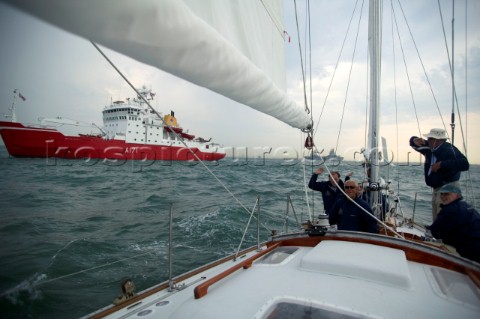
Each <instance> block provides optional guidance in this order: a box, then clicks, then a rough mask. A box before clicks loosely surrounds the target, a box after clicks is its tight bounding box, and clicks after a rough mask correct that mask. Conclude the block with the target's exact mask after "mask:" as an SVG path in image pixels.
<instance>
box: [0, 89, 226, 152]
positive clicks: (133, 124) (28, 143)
mask: <svg viewBox="0 0 480 319" xmlns="http://www.w3.org/2000/svg"><path fill="white" fill-rule="evenodd" d="M138 92H139V93H140V95H142V96H143V98H142V96H137V97H135V98H133V99H127V101H115V102H113V103H112V104H111V105H109V106H105V108H104V110H103V125H104V126H103V128H102V129H100V131H101V134H98V135H95V134H78V133H77V134H74V135H70V134H64V133H62V132H60V131H59V130H58V129H57V128H53V127H51V126H50V127H49V126H48V125H46V124H43V123H46V122H47V121H48V120H43V121H42V124H39V125H23V124H21V123H18V122H16V117H15V100H14V103H13V106H12V122H6V121H0V135H1V136H2V138H3V141H4V143H5V146H6V148H7V151H8V153H9V154H10V155H11V156H15V157H46V158H48V157H55V158H66V159H81V158H90V159H114V160H167V161H168V160H171V161H195V160H198V159H200V160H203V161H216V160H220V159H222V158H224V157H225V151H224V149H223V147H221V146H220V145H218V144H215V143H213V142H210V139H209V140H205V139H203V138H201V137H197V138H195V136H194V135H192V134H189V133H188V132H185V131H184V130H183V128H181V127H180V126H179V124H178V122H177V119H176V118H175V116H174V113H173V111H172V112H171V113H170V114H167V115H165V116H163V115H162V114H159V113H157V112H156V111H154V110H153V109H151V108H150V107H149V106H148V104H147V103H146V102H145V100H153V98H154V96H155V94H154V93H152V92H151V90H149V89H147V88H145V87H143V88H142V89H139V90H138ZM144 99H145V100H144ZM159 116H160V117H162V118H163V120H162V118H160V117H159ZM50 121H51V120H50ZM56 122H58V119H57V120H56ZM193 153H195V155H196V156H195V155H193ZM197 157H198V159H197Z"/></svg>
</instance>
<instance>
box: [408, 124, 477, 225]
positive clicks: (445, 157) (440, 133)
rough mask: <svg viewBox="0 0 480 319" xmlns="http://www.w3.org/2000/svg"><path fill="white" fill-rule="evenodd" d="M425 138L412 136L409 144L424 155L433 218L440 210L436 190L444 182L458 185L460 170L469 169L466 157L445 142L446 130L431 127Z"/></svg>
mask: <svg viewBox="0 0 480 319" xmlns="http://www.w3.org/2000/svg"><path fill="white" fill-rule="evenodd" d="M423 136H425V137H426V138H427V140H425V139H423V138H421V137H417V136H412V137H411V138H410V146H411V147H412V148H413V149H414V150H416V151H417V152H419V153H421V154H423V155H424V156H425V164H424V167H423V169H424V173H425V183H426V184H427V185H428V186H430V187H432V189H433V194H432V218H433V220H435V219H436V218H437V214H438V212H439V210H440V203H441V202H440V194H439V193H438V190H439V189H440V187H442V186H443V185H446V184H450V183H455V186H457V187H459V184H458V180H459V179H460V172H461V171H466V170H468V169H469V167H470V164H469V163H468V160H467V158H466V157H465V155H463V154H462V153H461V152H460V151H459V150H458V149H457V148H456V147H455V146H453V145H452V144H450V143H448V142H447V139H448V137H447V132H446V131H445V130H444V129H441V128H432V129H431V130H430V132H429V133H428V134H424V135H423Z"/></svg>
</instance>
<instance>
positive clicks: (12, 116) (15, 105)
mask: <svg viewBox="0 0 480 319" xmlns="http://www.w3.org/2000/svg"><path fill="white" fill-rule="evenodd" d="M17 95H18V90H17V89H15V90H13V103H12V107H11V108H10V111H12V115H11V116H10V117H11V118H12V122H16V121H17Z"/></svg>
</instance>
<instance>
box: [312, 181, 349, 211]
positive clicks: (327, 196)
mask: <svg viewBox="0 0 480 319" xmlns="http://www.w3.org/2000/svg"><path fill="white" fill-rule="evenodd" d="M317 177H318V174H313V175H312V177H310V182H308V187H309V188H310V189H313V190H316V191H319V192H321V193H322V199H323V208H324V209H325V214H327V215H328V214H330V209H331V208H332V206H333V204H334V203H335V200H336V199H337V196H338V195H339V194H341V193H342V192H341V191H340V190H339V189H338V188H337V187H335V185H330V182H329V181H322V182H317ZM338 185H339V186H340V187H341V188H342V189H343V181H342V180H341V179H340V180H338Z"/></svg>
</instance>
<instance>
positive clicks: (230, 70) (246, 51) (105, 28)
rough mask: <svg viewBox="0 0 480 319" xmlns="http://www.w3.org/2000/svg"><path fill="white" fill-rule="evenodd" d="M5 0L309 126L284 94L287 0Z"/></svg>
mask: <svg viewBox="0 0 480 319" xmlns="http://www.w3.org/2000/svg"><path fill="white" fill-rule="evenodd" d="M2 1H5V2H7V3H10V4H11V5H13V6H16V7H18V8H20V9H22V10H25V11H27V12H28V13H30V14H33V15H34V16H37V17H39V18H41V19H43V20H46V21H47V22H49V23H52V24H54V25H56V26H58V27H60V28H62V29H65V30H67V31H70V32H73V33H75V34H77V35H80V36H82V37H85V38H87V39H89V40H91V41H93V42H96V43H98V44H101V45H104V46H106V47H108V48H110V49H113V50H115V51H117V52H119V53H122V54H125V55H127V56H129V57H132V58H134V59H136V60H138V61H140V62H143V63H147V64H150V65H152V66H155V67H158V68H159V69H162V70H164V71H166V72H169V73H171V74H173V75H176V76H178V77H181V78H183V79H185V80H187V81H189V82H192V83H194V84H197V85H200V86H202V87H205V88H208V89H210V90H212V91H214V92H217V93H219V94H222V95H224V96H226V97H228V98H230V99H232V100H235V101H237V102H239V103H242V104H245V105H248V106H250V107H252V108H254V109H256V110H258V111H260V112H263V113H266V114H268V115H271V116H273V117H275V118H277V119H279V120H281V121H283V122H285V123H287V124H289V125H290V126H293V127H296V128H301V129H303V128H306V127H307V126H308V125H309V124H310V119H309V117H308V115H307V114H306V113H305V111H304V109H303V108H302V107H300V106H298V105H296V103H295V102H294V101H293V100H292V99H291V98H290V97H288V96H287V95H286V94H285V92H284V86H285V79H284V77H285V72H284V68H285V66H284V48H283V46H284V28H283V7H282V2H281V1H280V0H261V1H258V0H241V1H240V0H237V1H221V0H202V1H195V0H187V1H186V3H185V2H183V1H180V0H143V1H140V2H139V1H130V0H102V1H97V0H83V1H72V0H38V1H29V0H18V1H17V0H14V1H13V0H2ZM217 30H220V31H217Z"/></svg>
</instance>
